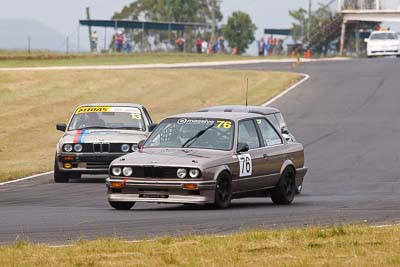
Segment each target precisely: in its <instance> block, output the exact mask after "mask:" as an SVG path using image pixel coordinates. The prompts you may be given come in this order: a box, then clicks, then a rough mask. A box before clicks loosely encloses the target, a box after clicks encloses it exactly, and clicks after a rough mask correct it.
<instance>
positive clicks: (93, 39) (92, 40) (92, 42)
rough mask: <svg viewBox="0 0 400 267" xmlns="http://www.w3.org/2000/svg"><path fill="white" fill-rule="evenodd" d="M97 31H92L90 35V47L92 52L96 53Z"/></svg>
mask: <svg viewBox="0 0 400 267" xmlns="http://www.w3.org/2000/svg"><path fill="white" fill-rule="evenodd" d="M98 40H99V39H98V37H97V32H96V31H94V32H93V33H92V36H91V37H90V48H91V51H92V53H97V43H98Z"/></svg>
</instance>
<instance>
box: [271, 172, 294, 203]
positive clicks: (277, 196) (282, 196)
mask: <svg viewBox="0 0 400 267" xmlns="http://www.w3.org/2000/svg"><path fill="white" fill-rule="evenodd" d="M295 194H296V181H295V171H294V169H293V168H291V167H288V168H286V169H285V170H284V171H283V173H282V175H281V178H280V179H279V182H278V185H277V186H276V188H274V189H273V190H272V191H271V199H272V202H274V204H277V205H289V204H291V203H292V202H293V200H294V195H295Z"/></svg>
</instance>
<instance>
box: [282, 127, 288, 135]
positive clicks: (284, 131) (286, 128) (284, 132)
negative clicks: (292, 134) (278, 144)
mask: <svg viewBox="0 0 400 267" xmlns="http://www.w3.org/2000/svg"><path fill="white" fill-rule="evenodd" d="M281 133H282V134H289V129H288V127H286V126H283V127H282V128H281Z"/></svg>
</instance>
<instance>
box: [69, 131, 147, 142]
mask: <svg viewBox="0 0 400 267" xmlns="http://www.w3.org/2000/svg"><path fill="white" fill-rule="evenodd" d="M146 138H147V135H146V133H145V132H140V131H129V130H84V131H69V132H67V133H66V134H65V135H64V136H63V137H62V139H61V141H62V142H63V143H98V142H100V143H102V142H103V143H138V142H139V141H141V140H143V139H146Z"/></svg>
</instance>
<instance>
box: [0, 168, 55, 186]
mask: <svg viewBox="0 0 400 267" xmlns="http://www.w3.org/2000/svg"><path fill="white" fill-rule="evenodd" d="M52 173H53V171H51V172H44V173H39V174H35V175H32V176H28V177H24V178H20V179H17V180H12V181H8V182H3V183H0V186H2V185H7V184H13V183H16V182H21V181H26V180H30V179H34V178H37V177H39V176H43V175H47V174H52Z"/></svg>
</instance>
